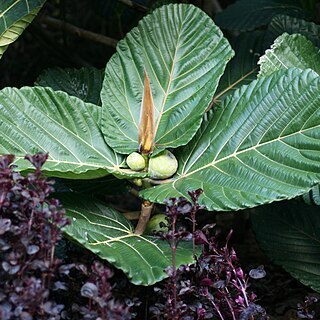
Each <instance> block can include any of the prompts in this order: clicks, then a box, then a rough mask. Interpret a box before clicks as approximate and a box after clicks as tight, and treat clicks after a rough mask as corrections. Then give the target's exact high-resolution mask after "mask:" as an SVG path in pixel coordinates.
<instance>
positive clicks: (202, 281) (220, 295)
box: [150, 189, 268, 320]
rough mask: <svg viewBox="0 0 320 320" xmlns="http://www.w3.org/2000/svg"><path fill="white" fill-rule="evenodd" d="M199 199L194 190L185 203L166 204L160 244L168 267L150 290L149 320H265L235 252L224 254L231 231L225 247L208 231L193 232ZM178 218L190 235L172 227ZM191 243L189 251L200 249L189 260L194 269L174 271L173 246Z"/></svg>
mask: <svg viewBox="0 0 320 320" xmlns="http://www.w3.org/2000/svg"><path fill="white" fill-rule="evenodd" d="M201 193H202V191H201V190H200V189H199V190H196V191H192V192H189V196H190V198H191V202H189V201H187V200H186V199H185V198H171V199H170V200H169V201H167V204H166V205H167V209H166V215H167V220H168V227H169V232H168V233H167V234H164V235H162V238H165V239H166V240H167V241H168V243H169V245H170V247H171V251H172V266H171V267H169V268H167V269H166V272H167V274H168V276H169V277H168V279H167V280H166V281H165V282H164V285H163V286H162V287H157V288H155V291H156V292H157V294H158V296H159V301H158V302H157V303H155V304H154V305H153V306H152V307H151V308H150V311H151V313H152V319H159V320H160V319H161V320H162V319H174V320H193V319H196V320H202V319H220V320H227V319H232V320H251V319H260V320H263V319H268V318H267V316H266V313H265V310H264V309H263V308H262V307H261V306H259V305H257V304H256V303H255V300H256V295H255V294H254V293H252V292H250V291H249V290H248V277H247V276H246V275H245V274H244V272H243V270H242V269H241V267H240V265H239V261H238V258H237V255H236V252H235V250H234V249H233V248H231V249H230V248H229V245H228V243H229V240H230V238H231V236H232V230H231V231H230V233H229V234H228V236H227V238H226V241H225V244H224V245H220V244H219V242H218V240H217V234H216V231H215V226H214V225H206V226H205V227H204V228H202V229H201V230H199V229H197V228H196V219H195V216H196V213H197V212H198V210H199V209H201V206H200V205H199V203H198V198H199V196H200V194H201ZM183 217H184V218H187V219H189V220H191V222H192V233H189V232H187V231H186V230H185V229H181V228H177V227H176V226H177V221H178V219H181V218H183ZM191 237H192V239H193V243H194V245H201V246H202V251H201V254H200V255H199V256H198V257H197V256H195V257H196V262H195V263H194V264H191V265H187V266H181V267H179V268H176V262H175V256H176V248H177V245H178V243H179V241H181V240H185V239H190V238H191ZM194 252H195V250H194Z"/></svg>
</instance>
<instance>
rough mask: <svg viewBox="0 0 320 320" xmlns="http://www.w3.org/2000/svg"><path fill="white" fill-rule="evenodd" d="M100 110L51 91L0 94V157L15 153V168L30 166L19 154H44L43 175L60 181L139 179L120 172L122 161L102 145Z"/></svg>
mask: <svg viewBox="0 0 320 320" xmlns="http://www.w3.org/2000/svg"><path fill="white" fill-rule="evenodd" d="M100 111H101V108H100V107H98V106H95V105H91V104H86V103H84V102H83V101H82V100H80V99H78V98H76V97H71V96H68V95H67V94H66V93H64V92H62V91H57V92H54V91H53V90H52V89H50V88H41V87H35V88H28V87H25V88H22V89H20V90H19V89H14V88H5V89H3V90H1V91H0V123H1V139H0V154H8V153H10V154H14V155H15V156H16V163H17V164H18V165H19V170H26V169H29V168H31V167H30V166H31V165H30V163H28V161H26V160H24V159H23V158H24V156H25V155H26V154H27V153H29V154H34V153H36V152H48V153H49V159H48V160H47V162H46V164H45V166H44V168H43V169H44V172H45V173H46V174H49V175H51V176H56V177H63V178H78V179H80V178H81V179H89V178H97V177H102V176H105V175H107V174H108V173H109V172H110V173H114V174H118V175H125V176H126V175H130V174H132V175H133V176H137V175H139V173H136V172H132V171H130V170H127V169H121V168H120V167H121V165H122V164H123V161H124V160H123V157H122V156H119V155H117V154H116V153H115V152H114V151H113V150H112V149H111V148H110V147H109V146H108V145H107V144H106V143H105V141H104V139H103V136H102V133H101V131H100V128H99V126H98V122H99V118H100Z"/></svg>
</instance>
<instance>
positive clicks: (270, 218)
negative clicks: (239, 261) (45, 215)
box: [251, 202, 320, 292]
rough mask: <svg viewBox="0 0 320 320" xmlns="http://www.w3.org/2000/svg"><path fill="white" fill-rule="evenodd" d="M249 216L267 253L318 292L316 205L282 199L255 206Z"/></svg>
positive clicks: (319, 252)
mask: <svg viewBox="0 0 320 320" xmlns="http://www.w3.org/2000/svg"><path fill="white" fill-rule="evenodd" d="M251 218H252V223H253V229H254V232H255V234H256V237H257V240H258V242H259V245H260V246H261V248H262V249H263V250H264V251H265V252H266V254H267V255H268V256H269V257H270V258H271V259H272V260H273V261H274V262H275V263H277V264H279V265H281V266H282V267H283V268H284V269H285V270H286V271H288V272H289V273H290V274H291V275H292V276H293V277H294V278H296V279H298V280H299V281H301V282H302V283H303V284H305V285H307V286H309V287H311V288H312V289H314V290H316V291H318V292H320V245H319V243H320V214H319V207H312V206H308V205H305V204H301V203H290V202H289V203H287V202H284V203H281V204H277V205H270V206H265V207H262V208H258V209H256V210H255V211H254V212H253V213H252V215H251Z"/></svg>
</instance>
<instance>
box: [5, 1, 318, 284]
mask: <svg viewBox="0 0 320 320" xmlns="http://www.w3.org/2000/svg"><path fill="white" fill-rule="evenodd" d="M268 21H269V20H268ZM257 39H258V38H257ZM248 41H249V39H248ZM259 41H260V40H259ZM259 41H258V42H257V43H259ZM315 54H316V53H315ZM232 56H233V50H232V49H231V47H230V45H229V43H228V41H227V40H226V39H225V38H224V37H223V35H222V33H221V31H220V29H219V28H218V27H217V26H216V25H215V24H214V22H213V21H212V20H211V19H210V18H209V17H208V16H207V15H206V14H205V13H203V12H202V11H201V10H200V9H198V8H196V7H194V6H192V5H186V4H171V5H167V6H163V7H160V8H158V9H155V10H154V11H153V12H152V13H151V14H149V15H147V16H146V17H145V18H143V19H142V21H141V22H140V23H139V25H138V26H137V27H136V28H134V29H133V30H132V31H131V32H129V33H128V34H127V36H126V37H125V38H124V39H123V40H122V41H120V42H119V44H118V46H117V52H116V53H115V54H114V55H113V56H112V58H111V59H110V61H109V62H108V63H107V66H106V68H105V72H104V80H103V83H102V86H101V92H100V94H99V92H97V90H96V88H100V86H99V85H97V86H92V80H93V79H102V77H101V74H100V73H99V71H97V72H95V71H92V69H82V70H79V71H74V72H69V73H68V75H67V76H66V77H65V78H62V76H63V75H64V74H65V73H66V71H65V70H62V69H56V70H55V71H54V72H55V76H56V77H60V76H59V74H60V75H61V82H60V83H59V85H58V86H55V87H54V89H55V90H57V89H61V90H64V91H66V92H63V91H55V90H53V89H51V88H48V87H40V86H36V87H24V88H21V89H16V88H5V89H3V90H1V92H0V121H1V129H2V138H1V141H0V152H1V153H3V154H8V153H10V154H14V155H15V156H16V161H15V163H16V164H17V165H18V167H19V169H20V170H21V171H22V172H26V171H28V170H29V169H30V165H29V164H28V162H26V161H25V160H24V155H25V154H26V153H35V152H39V151H41V152H45V153H46V152H48V153H49V158H48V161H47V162H46V164H45V166H44V167H43V172H44V173H45V174H46V175H49V176H53V177H60V178H64V179H77V180H78V179H80V180H82V181H83V180H92V179H98V178H99V181H101V179H104V177H106V176H107V179H106V181H109V180H108V175H110V174H112V175H113V176H115V177H117V178H119V179H122V180H124V179H127V180H129V181H130V182H132V183H135V184H136V185H138V186H139V191H140V193H139V194H140V197H142V198H143V203H142V210H141V211H142V213H141V217H140V220H139V223H138V226H137V228H136V232H134V227H133V225H132V224H131V222H130V221H128V220H127V219H126V218H125V217H124V216H123V215H122V214H121V213H119V212H117V211H115V210H114V209H111V208H109V207H108V206H106V204H105V203H103V202H101V201H99V200H97V199H96V198H93V197H91V196H84V195H83V194H80V193H76V192H74V193H64V194H63V195H61V196H59V197H60V199H61V200H62V202H63V204H64V206H65V207H66V209H67V214H68V216H69V217H70V218H71V219H72V222H73V223H72V224H71V226H69V227H67V228H66V229H65V232H66V233H67V234H68V235H69V236H70V237H72V238H73V239H74V240H76V241H78V242H80V243H81V244H82V245H83V246H85V247H87V248H88V249H90V250H92V251H93V252H95V253H97V254H98V255H99V256H101V257H103V258H105V259H107V260H109V261H110V262H112V263H114V264H115V266H117V267H118V268H121V269H122V270H124V271H125V272H126V273H127V274H128V276H129V277H130V278H131V280H132V282H134V283H137V284H145V285H146V284H152V283H154V282H157V281H159V280H161V279H162V278H163V277H165V273H164V271H163V270H164V269H165V267H166V266H168V265H170V261H171V252H170V250H168V247H167V245H166V243H163V242H161V241H160V240H158V239H156V238H154V237H152V236H146V235H141V232H142V231H143V229H144V227H145V224H146V222H147V220H148V217H149V215H150V211H151V209H152V206H153V203H155V202H156V203H164V201H165V199H167V198H169V197H180V196H184V197H187V198H188V192H189V191H191V190H196V189H199V188H200V189H202V190H203V193H202V195H201V196H200V198H199V203H200V205H203V206H205V207H206V209H207V210H218V211H229V210H239V209H244V208H251V207H255V206H258V205H261V204H266V203H270V202H273V201H279V200H284V199H290V198H293V197H296V196H297V195H301V194H304V193H306V192H307V191H309V190H310V189H311V187H312V186H314V185H315V184H317V183H319V182H320V166H319V153H320V151H319V150H320V148H319V141H320V140H319V137H320V129H319V126H320V114H319V111H318V110H319V108H318V104H319V102H320V90H319V89H320V78H319V75H318V74H317V72H316V71H314V70H311V69H310V68H309V69H305V70H302V69H301V66H300V65H299V66H298V68H297V67H296V65H294V68H291V65H288V68H285V69H283V68H282V67H279V66H278V65H276V64H275V65H272V66H270V65H269V64H267V63H265V64H261V71H260V75H259V78H258V79H257V80H253V81H251V79H250V81H248V79H247V83H248V82H249V84H248V85H245V86H241V87H239V88H238V89H237V90H235V91H234V90H229V89H231V88H232V89H234V88H235V86H234V85H231V86H230V84H228V82H227V81H226V82H224V83H225V87H224V88H222V87H221V86H220V87H219V88H220V90H221V91H223V97H222V95H220V97H221V98H223V99H221V100H222V101H219V105H216V104H215V103H212V102H216V99H215V96H214V95H215V91H216V89H217V87H218V83H219V79H220V78H221V76H222V75H223V72H224V69H225V67H226V64H227V62H228V61H229V59H231V57H232ZM265 57H266V58H265V59H267V57H268V52H267V53H266V56H265ZM261 61H263V60H261ZM250 63H251V62H250ZM250 63H248V65H249V64H250ZM251 65H252V63H251ZM304 67H310V65H306V64H305V65H304ZM304 67H303V69H304ZM311 67H312V66H311ZM271 69H272V72H271ZM90 70H91V71H90ZM51 75H52V73H51V72H50V71H49V72H47V73H46V74H44V75H42V76H41V77H40V78H39V79H38V81H37V83H38V84H40V85H43V84H45V85H47V84H49V85H50V81H49V77H51ZM84 75H85V76H84ZM70 76H72V79H73V83H75V85H74V86H68V81H69V80H68V79H69V77H70ZM77 83H78V84H80V85H79V86H78V85H77ZM237 83H239V81H238V82H237ZM93 89H94V91H92V90H93ZM227 93H228V94H227ZM100 99H101V106H99V104H100ZM92 102H94V103H96V104H93V103H92ZM209 109H210V110H209ZM211 109H212V110H211ZM168 149H169V150H168ZM132 153H137V157H136V156H133V158H134V159H138V162H139V165H138V166H137V167H135V166H132V165H130V161H128V165H129V166H128V165H127V163H126V158H127V157H128V156H129V155H131V154H132ZM160 157H162V158H160ZM167 158H170V161H171V164H172V166H173V167H174V166H175V163H176V162H175V159H177V160H176V161H177V165H178V167H177V172H174V170H173V171H172V172H171V173H170V174H169V173H167V172H165V171H166V170H167V169H168V165H167V164H166V162H165V161H166V159H167ZM159 159H160V160H159ZM162 159H164V160H162ZM154 164H156V168H155V169H156V171H159V172H158V174H156V175H153V174H152V175H151V174H150V170H149V168H152V169H153V170H154ZM130 167H131V168H132V169H130ZM164 172H165V173H164ZM93 181H94V180H93ZM111 181H112V180H110V181H109V182H110V185H109V189H112V182H111ZM106 183H107V182H106ZM191 248H192V245H191V244H189V243H181V244H180V246H179V250H178V251H177V253H176V259H177V265H179V264H181V263H188V262H190V261H192V259H193V257H192V249H191ZM141 269H142V270H143V271H144V272H143V273H142V272H141Z"/></svg>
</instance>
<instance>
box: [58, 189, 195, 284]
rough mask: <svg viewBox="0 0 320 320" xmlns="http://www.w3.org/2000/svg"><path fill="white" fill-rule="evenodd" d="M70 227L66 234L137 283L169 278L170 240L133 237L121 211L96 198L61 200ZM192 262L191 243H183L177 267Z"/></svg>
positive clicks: (179, 250) (178, 254)
mask: <svg viewBox="0 0 320 320" xmlns="http://www.w3.org/2000/svg"><path fill="white" fill-rule="evenodd" d="M60 198H61V200H62V204H63V206H64V208H66V211H67V216H68V217H69V218H70V219H71V222H72V223H71V225H70V226H68V227H67V228H66V230H65V231H66V233H67V234H68V235H69V236H71V237H72V239H74V240H76V241H78V242H79V243H81V244H82V245H83V246H84V247H86V248H87V249H89V250H91V251H92V252H94V253H95V254H97V255H99V256H100V257H101V258H103V259H106V260H108V261H109V262H110V263H112V264H113V265H115V266H116V267H117V268H119V269H121V270H123V271H124V272H125V273H126V274H127V276H128V277H129V279H130V280H131V281H132V282H133V283H134V284H139V285H152V284H154V283H155V282H158V281H160V280H162V279H164V278H165V277H166V273H165V272H164V269H165V268H166V267H168V266H170V265H171V249H170V246H169V245H168V243H167V241H162V240H159V239H157V238H155V237H151V236H142V235H137V234H134V233H133V231H134V228H133V226H132V225H131V223H130V222H129V221H128V220H127V219H125V218H124V216H123V215H122V214H120V213H119V212H117V211H115V210H113V209H111V208H108V207H107V206H105V205H104V204H103V203H102V202H99V201H96V200H94V199H93V198H86V197H84V196H83V195H81V196H80V197H79V196H78V197H77V196H74V195H73V196H72V195H64V196H62V197H60ZM190 262H193V256H192V242H191V241H190V242H184V241H181V242H180V243H179V246H178V248H177V266H178V265H181V264H186V263H190Z"/></svg>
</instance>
